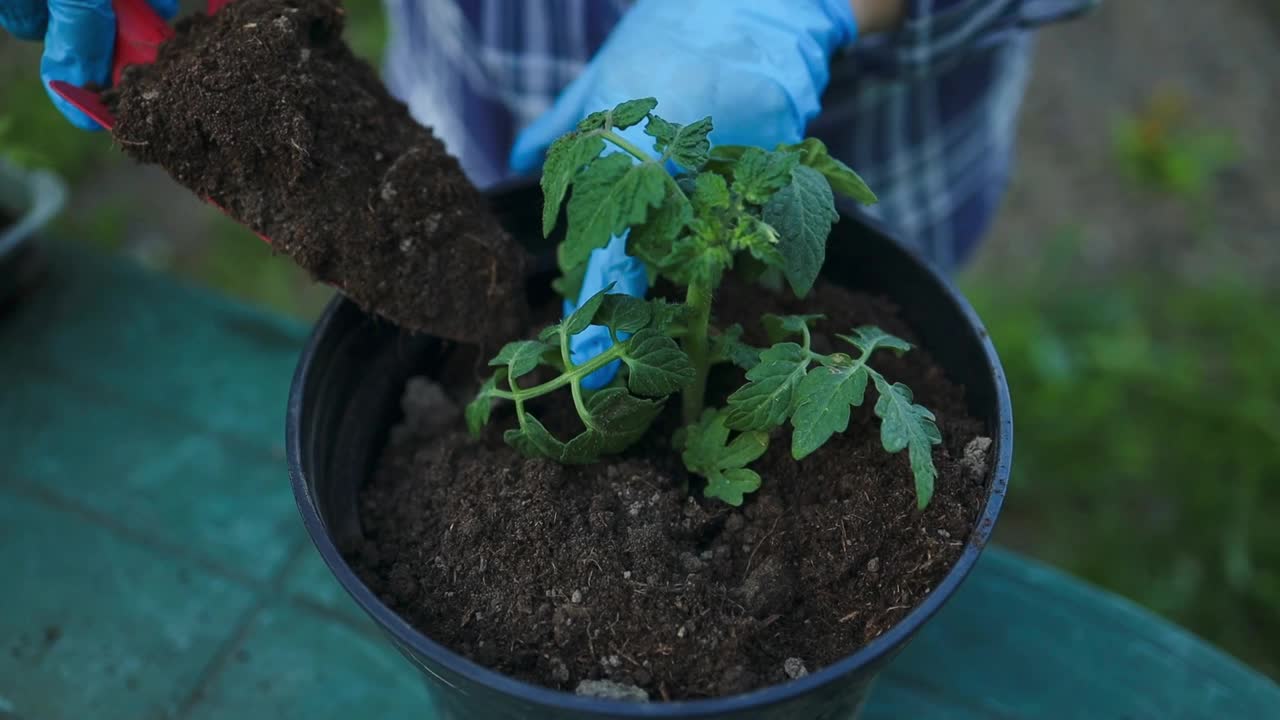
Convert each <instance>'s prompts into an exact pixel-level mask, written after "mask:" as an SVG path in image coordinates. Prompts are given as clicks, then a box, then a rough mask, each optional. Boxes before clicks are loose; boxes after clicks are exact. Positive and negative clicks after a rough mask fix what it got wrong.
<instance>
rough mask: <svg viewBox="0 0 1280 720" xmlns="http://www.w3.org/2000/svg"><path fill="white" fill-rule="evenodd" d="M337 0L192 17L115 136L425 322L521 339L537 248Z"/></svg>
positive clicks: (345, 279)
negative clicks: (348, 25)
mask: <svg viewBox="0 0 1280 720" xmlns="http://www.w3.org/2000/svg"><path fill="white" fill-rule="evenodd" d="M343 21H344V13H343V10H342V7H341V5H340V3H338V2H336V1H335V0H237V2H234V3H231V4H229V5H228V6H226V7H225V8H224V9H223V10H221V11H220V12H219V13H218V14H217V15H215V16H213V17H209V16H206V15H204V14H196V15H192V16H190V17H187V18H184V19H182V20H180V21H179V22H178V23H177V25H176V32H177V35H176V37H174V38H173V39H172V40H170V41H168V42H166V43H165V44H164V45H163V46H162V47H161V48H160V54H159V57H158V59H157V60H156V62H155V63H154V64H152V65H145V66H133V67H131V68H129V69H127V70H126V72H125V73H124V76H123V78H122V80H121V83H120V85H119V87H118V88H116V89H114V90H112V91H110V92H109V93H108V94H107V96H106V99H107V103H108V106H109V107H111V109H112V110H113V112H114V113H115V114H116V117H117V124H116V126H115V128H114V129H113V131H112V132H113V135H114V137H115V139H116V140H117V142H119V143H120V145H121V146H122V147H123V149H124V150H125V151H126V152H127V153H128V154H129V155H131V156H132V157H134V158H136V159H137V160H139V161H141V162H145V163H155V164H158V165H160V166H162V167H164V168H165V169H166V170H167V171H168V172H169V173H170V174H171V175H172V176H173V177H174V178H175V179H176V180H177V181H178V182H179V183H181V184H182V185H184V186H186V187H188V188H189V189H191V190H192V191H194V192H195V193H197V194H199V195H201V196H203V197H207V198H209V199H211V200H212V201H213V202H215V203H216V204H218V205H219V206H220V207H222V208H224V209H226V210H227V211H228V212H229V213H230V214H231V215H232V216H233V217H235V218H237V219H238V220H240V221H242V222H244V223H245V224H246V225H248V226H249V227H251V228H253V229H254V230H255V231H257V232H259V233H260V234H262V235H265V236H266V237H268V238H271V241H272V246H273V247H274V248H275V249H276V250H279V251H281V252H283V253H285V254H287V255H288V256H290V257H291V258H293V259H294V260H295V261H296V262H297V263H298V264H299V265H301V266H302V267H304V268H306V269H307V270H308V271H310V272H311V273H312V275H313V276H314V277H315V278H316V279H318V280H320V281H323V282H327V283H331V284H333V285H335V286H337V287H339V288H341V289H342V290H343V291H344V292H345V293H346V294H347V295H348V296H349V297H351V298H352V300H354V301H355V302H356V303H357V304H359V305H360V306H361V307H363V308H365V309H366V310H368V311H370V312H375V313H378V314H380V315H382V316H384V317H386V318H389V319H391V320H392V321H394V322H396V323H398V324H400V325H401V326H402V327H406V328H408V329H411V330H421V331H429V332H431V333H432V334H435V335H440V336H444V337H448V338H452V339H455V340H462V341H475V340H498V339H501V340H505V339H508V338H509V337H510V336H511V335H512V334H513V333H514V332H515V330H516V329H517V328H518V327H520V325H521V324H522V322H523V315H524V314H525V307H524V303H525V300H524V293H523V290H522V286H523V277H524V273H525V268H526V264H527V262H528V258H527V256H526V254H525V252H524V250H523V249H522V248H521V247H520V246H519V245H517V244H516V243H515V242H513V241H512V240H511V239H510V238H509V236H508V235H507V234H506V233H505V232H504V231H503V229H502V228H501V226H500V225H499V223H498V221H497V219H496V218H495V216H494V215H493V214H492V213H491V212H490V211H489V210H488V208H487V206H486V203H485V199H484V196H483V195H482V194H481V193H480V192H479V191H478V190H477V189H476V187H475V186H474V185H472V183H471V182H470V181H469V180H468V179H467V177H466V176H465V175H464V174H463V171H462V168H461V166H460V165H459V164H458V162H457V160H456V159H455V158H453V157H452V156H450V155H449V154H448V153H447V152H446V150H445V147H444V145H443V143H441V141H440V140H438V139H437V138H436V137H435V136H434V135H433V134H432V132H431V131H430V130H429V129H428V128H425V127H423V126H421V125H419V124H418V123H417V122H415V121H414V120H413V118H412V117H411V116H410V114H409V112H408V110H407V108H406V107H405V106H404V105H403V104H402V103H400V102H399V101H398V100H396V99H394V98H393V97H392V96H391V95H390V94H389V93H388V92H387V90H386V88H385V87H384V86H383V84H382V82H381V81H380V80H379V79H378V76H377V74H376V72H375V71H374V70H373V68H371V67H370V66H369V65H368V64H367V63H365V62H364V61H362V60H360V59H359V58H357V57H356V56H355V55H353V54H352V52H351V51H350V49H349V48H348V47H347V45H346V44H345V43H344V42H343V40H342V36H341V35H342V29H343Z"/></svg>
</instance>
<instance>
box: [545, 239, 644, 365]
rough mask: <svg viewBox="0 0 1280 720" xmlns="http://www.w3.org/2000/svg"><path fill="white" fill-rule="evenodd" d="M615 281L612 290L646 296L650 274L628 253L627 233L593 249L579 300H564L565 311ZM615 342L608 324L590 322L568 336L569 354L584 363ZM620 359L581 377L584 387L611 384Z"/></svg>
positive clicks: (623, 335)
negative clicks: (582, 328)
mask: <svg viewBox="0 0 1280 720" xmlns="http://www.w3.org/2000/svg"><path fill="white" fill-rule="evenodd" d="M609 283H613V289H612V290H610V291H609V294H611V295H612V294H615V293H616V294H622V295H630V296H632V297H644V294H645V291H646V290H648V289H649V288H648V286H649V276H648V275H647V274H646V273H645V269H644V263H642V262H640V261H639V260H637V259H635V258H633V257H630V256H628V255H627V241H626V236H625V235H623V236H620V237H615V238H613V239H612V240H610V241H609V244H608V245H605V246H604V247H602V248H598V249H596V250H592V251H591V256H590V257H589V258H588V259H587V270H586V273H585V274H584V275H583V276H582V291H581V292H579V293H578V302H576V303H571V302H569V300H565V301H564V314H565V317H568V316H569V315H570V314H571V313H572V312H573V311H574V310H577V309H578V305H579V304H580V303H583V302H586V301H587V300H588V299H589V298H590V297H591V296H592V295H595V294H596V293H598V292H600V291H601V290H603V289H605V288H606V287H607V286H608V285H609ZM630 336H631V335H630V333H625V332H620V333H618V339H619V340H626V339H627V338H628V337H630ZM612 344H613V338H612V337H611V336H610V335H609V328H607V327H605V326H603V325H590V326H588V327H587V329H586V330H583V331H582V332H580V333H578V334H577V335H574V336H573V337H571V338H569V357H570V359H572V360H573V363H574V364H575V365H581V364H582V363H584V362H587V361H588V360H590V359H591V358H593V357H595V356H597V355H599V354H600V353H602V352H604V351H605V350H608V349H609V346H610V345H612ZM621 364H622V361H621V360H614V361H613V362H611V363H609V364H608V365H605V366H604V367H602V368H600V369H599V370H596V371H595V372H593V373H591V374H590V375H588V376H586V377H585V378H583V379H582V387H583V389H586V390H599V389H600V388H602V387H604V386H605V385H608V384H609V382H610V381H612V380H613V377H614V375H616V374H617V372H618V368H619V367H620V366H621Z"/></svg>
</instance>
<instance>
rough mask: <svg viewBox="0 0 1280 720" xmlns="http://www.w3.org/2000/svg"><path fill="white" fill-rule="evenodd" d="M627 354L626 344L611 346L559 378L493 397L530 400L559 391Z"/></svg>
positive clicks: (494, 392)
mask: <svg viewBox="0 0 1280 720" xmlns="http://www.w3.org/2000/svg"><path fill="white" fill-rule="evenodd" d="M625 354H626V349H625V344H623V345H610V346H609V349H608V350H605V351H604V352H602V353H600V354H599V355H597V356H595V357H593V358H591V359H590V360H588V361H586V362H584V363H582V364H581V365H577V366H575V367H574V368H573V369H572V370H569V371H568V372H565V373H564V374H562V375H559V376H558V377H554V378H552V379H550V380H548V381H546V382H544V383H542V384H541V385H534V386H533V387H531V388H520V390H518V391H516V392H514V393H510V392H507V391H505V390H494V391H493V397H498V398H502V399H504V400H529V399H532V398H536V397H538V396H540V395H546V394H547V393H549V392H551V391H553V390H557V389H559V388H562V387H564V386H565V385H568V384H569V383H571V382H573V381H574V380H576V379H581V378H584V377H586V376H588V375H590V374H591V373H593V372H595V371H596V370H599V369H600V368H602V367H604V366H605V365H608V364H609V363H611V362H613V361H614V360H617V359H618V358H621V357H622V356H623V355H625Z"/></svg>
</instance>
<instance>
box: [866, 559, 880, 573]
mask: <svg viewBox="0 0 1280 720" xmlns="http://www.w3.org/2000/svg"><path fill="white" fill-rule="evenodd" d="M867 572H880V558H878V557H873V558H871V559H870V560H868V561H867Z"/></svg>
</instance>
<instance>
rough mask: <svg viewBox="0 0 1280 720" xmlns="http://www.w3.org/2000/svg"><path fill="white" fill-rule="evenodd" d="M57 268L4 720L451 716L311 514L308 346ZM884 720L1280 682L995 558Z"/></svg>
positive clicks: (209, 303) (904, 666)
mask: <svg viewBox="0 0 1280 720" xmlns="http://www.w3.org/2000/svg"><path fill="white" fill-rule="evenodd" d="M47 257H48V261H49V263H50V269H49V273H48V275H47V277H46V279H45V281H44V282H43V284H42V285H41V286H40V287H39V288H38V289H37V290H36V291H35V292H34V293H33V294H31V295H30V296H28V297H27V298H26V299H24V300H23V301H22V302H21V303H20V304H19V305H17V306H16V307H13V308H9V309H8V310H7V311H6V312H5V313H4V314H3V315H0V377H3V378H4V390H3V393H2V394H0V566H2V567H3V568H4V569H5V572H6V574H7V575H8V577H6V578H5V579H4V580H3V581H2V582H0V588H2V589H0V720H8V719H16V718H22V719H23V720H60V719H62V718H67V719H73V720H82V719H84V718H95V720H117V719H119V720H152V719H159V718H184V719H185V718H191V719H202V720H203V719H206V718H229V719H239V718H259V717H261V718H280V719H288V718H306V719H307V720H325V719H327V718H352V717H356V718H371V719H372V718H391V717H395V718H406V717H413V718H425V719H429V718H430V717H431V710H430V700H429V697H428V695H427V691H426V689H425V687H424V685H423V684H422V683H421V681H420V680H419V677H418V675H417V674H416V671H414V670H412V669H411V668H410V666H409V665H408V664H407V663H406V662H405V661H403V660H402V659H401V657H400V656H399V655H398V654H397V653H396V652H395V651H394V650H393V649H392V648H391V646H390V645H389V644H388V643H386V642H385V641H384V640H383V638H382V636H381V635H380V632H379V631H378V630H377V629H376V628H375V627H374V626H373V625H372V623H371V622H370V621H369V620H367V619H366V617H365V616H364V615H363V614H362V612H361V611H360V609H359V608H358V607H357V606H356V605H355V603H354V602H353V601H352V600H351V599H350V598H349V597H348V596H347V595H346V594H345V593H344V592H343V591H342V589H341V588H340V587H338V586H337V584H336V582H334V581H333V580H332V578H331V576H330V575H329V573H328V571H327V569H326V568H325V567H324V565H323V564H322V563H321V562H320V560H319V556H318V555H317V554H316V553H315V551H314V550H313V548H312V547H311V544H310V542H309V541H308V540H307V538H306V537H305V535H304V534H303V531H302V528H301V523H300V521H299V519H298V515H297V512H296V510H295V508H294V504H293V498H292V494H291V493H290V490H289V484H288V477H287V474H286V470H285V462H284V447H283V443H284V407H285V398H286V395H287V393H288V388H289V382H290V378H291V377H292V373H293V368H294V363H295V362H296V360H297V356H298V352H299V349H300V348H301V346H302V343H303V341H304V338H305V335H306V331H307V329H306V328H305V327H303V326H302V325H299V324H297V323H294V322H290V321H286V320H284V319H281V318H277V317H273V316H270V315H267V314H263V313H262V312H260V311H257V310H254V309H252V308H248V307H245V306H242V305H238V304H235V303H233V302H230V301H228V300H227V299H225V298H222V297H219V296H216V295H214V294H211V293H208V292H205V291H202V290H199V289H196V288H192V287H188V286H184V285H181V284H178V283H177V282H175V281H174V280H172V279H170V278H167V277H164V276H161V275H158V274H155V273H151V272H148V271H146V270H144V269H142V268H140V267H138V266H136V265H134V264H132V263H130V262H128V261H125V260H121V259H117V258H114V257H109V256H105V255H99V254H94V253H90V252H88V251H86V250H83V249H75V250H72V249H70V248H69V247H67V246H64V245H60V244H52V245H49V246H48V248H47ZM273 261H275V262H284V261H283V260H273ZM1016 491H1017V490H1016V487H1015V488H1014V492H1016ZM997 539H998V534H997ZM866 717H867V718H876V719H879V718H934V717H944V718H1033V717H1034V718H1090V719H1099V718H1153V719H1157V718H1158V719H1160V720H1169V719H1174V718H1215V719H1219V718H1268V717H1280V688H1278V687H1277V686H1276V684H1275V683H1273V682H1272V681H1271V680H1269V679H1267V678H1266V677H1264V676H1262V675H1260V674H1259V673H1257V672H1255V671H1253V670H1251V669H1250V668H1248V667H1246V666H1244V665H1242V664H1240V663H1239V662H1237V661H1236V660H1234V659H1232V658H1230V657H1228V656H1227V655H1225V654H1223V653H1221V652H1220V651H1218V650H1217V649H1215V648H1213V647H1211V646H1209V645H1207V644H1206V643H1204V642H1203V641H1201V640H1200V639H1198V638H1196V637H1194V636H1192V635H1190V634H1188V633H1186V632H1185V631H1183V630H1181V629H1179V628H1178V627H1175V626H1173V625H1171V624H1169V623H1167V622H1165V621H1163V620H1161V619H1159V618H1157V617H1155V616H1153V615H1151V614H1150V613H1148V612H1146V611H1144V610H1142V609H1140V608H1138V607H1136V606H1134V605H1133V604H1131V603H1129V602H1127V601H1125V600H1123V599H1121V598H1118V597H1116V596H1114V595H1110V594H1107V593H1104V592H1101V591H1099V590H1098V589H1096V588H1092V587H1090V586H1087V585H1085V584H1083V583H1081V582H1079V581H1076V580H1073V579H1072V578H1069V577H1067V576H1065V575H1063V574H1061V573H1059V572H1057V571H1055V570H1053V569H1050V568H1048V567H1045V566H1043V565H1040V564H1038V563H1036V562H1034V561H1031V560H1028V559H1026V558H1022V557H1019V556H1017V555H1014V554H1012V553H1010V552H1007V551H1003V550H1000V549H999V548H997V547H991V548H988V550H987V552H986V553H985V554H984V556H983V559H982V560H981V562H980V563H979V565H978V566H977V569H976V570H975V571H974V573H973V574H972V575H971V576H970V578H969V580H968V581H967V582H966V583H965V585H964V586H963V587H962V589H961V590H960V592H959V593H958V594H957V595H956V596H955V598H954V599H953V600H952V601H951V602H950V603H949V604H948V605H947V606H946V607H945V608H944V609H943V610H942V611H941V612H940V613H939V614H938V615H937V617H936V619H935V620H934V621H933V622H932V623H930V624H929V625H928V626H927V628H926V629H925V630H923V631H922V632H921V633H920V635H919V636H918V638H917V639H916V640H915V641H914V642H913V643H912V644H911V645H910V646H909V647H908V648H907V650H906V651H905V652H904V653H903V654H902V655H901V656H900V657H899V659H898V660H897V661H895V662H894V664H893V665H892V666H891V667H890V668H889V670H887V671H886V673H885V674H884V675H883V676H882V678H881V680H880V681H879V682H878V684H877V687H876V689H875V691H874V693H873V696H872V699H871V701H870V704H869V707H868V708H867V710H866Z"/></svg>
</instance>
